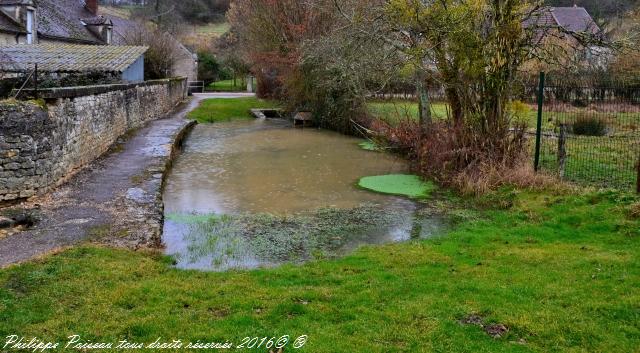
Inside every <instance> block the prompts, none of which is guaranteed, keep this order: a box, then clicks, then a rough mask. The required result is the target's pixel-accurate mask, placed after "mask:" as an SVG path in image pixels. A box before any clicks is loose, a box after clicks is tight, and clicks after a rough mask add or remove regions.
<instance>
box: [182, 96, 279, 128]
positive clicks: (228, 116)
mask: <svg viewBox="0 0 640 353" xmlns="http://www.w3.org/2000/svg"><path fill="white" fill-rule="evenodd" d="M277 106H278V104H277V103H276V102H272V101H267V100H263V99H257V98H253V97H249V98H232V99H207V100H204V101H202V103H201V104H200V106H199V107H198V108H196V109H194V110H193V111H191V112H190V113H189V115H188V117H189V118H190V119H194V120H197V121H198V122H200V123H213V122H220V121H229V120H232V119H252V118H253V115H251V113H250V110H251V109H256V108H274V107H277Z"/></svg>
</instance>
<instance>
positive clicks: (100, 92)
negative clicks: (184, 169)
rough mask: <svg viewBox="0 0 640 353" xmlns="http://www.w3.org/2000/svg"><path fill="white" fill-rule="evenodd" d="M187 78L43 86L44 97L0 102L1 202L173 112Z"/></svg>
mask: <svg viewBox="0 0 640 353" xmlns="http://www.w3.org/2000/svg"><path fill="white" fill-rule="evenodd" d="M186 89H187V83H186V80H185V79H170V80H157V81H147V82H144V83H140V84H118V85H104V86H89V87H72V88H58V89H48V90H44V91H39V96H40V97H43V99H44V102H45V104H41V103H42V102H39V103H38V102H19V101H14V100H11V101H4V102H0V202H2V201H11V200H16V199H21V198H28V197H31V196H34V195H36V194H38V193H42V192H46V191H48V190H50V189H51V188H52V187H55V186H56V185H58V184H59V183H60V182H62V181H64V180H65V179H66V178H67V177H68V176H69V175H71V174H73V172H74V171H76V170H79V169H80V168H82V167H84V166H86V165H87V164H89V163H91V162H92V161H94V160H95V159H96V158H98V157H100V156H101V155H102V154H103V153H105V152H106V151H107V150H108V149H109V148H110V147H111V146H112V145H113V144H114V142H116V140H117V139H118V138H119V137H120V136H122V135H124V134H125V133H126V132H127V131H129V130H131V129H135V128H138V127H141V126H143V125H144V124H145V123H146V122H148V121H150V120H154V119H158V118H161V117H163V116H165V115H166V114H167V113H168V112H170V111H171V110H172V109H173V108H174V107H175V106H176V105H177V104H178V103H180V102H182V101H183V100H184V98H185V96H186Z"/></svg>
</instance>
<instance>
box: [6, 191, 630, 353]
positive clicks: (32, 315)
mask: <svg viewBox="0 0 640 353" xmlns="http://www.w3.org/2000/svg"><path fill="white" fill-rule="evenodd" d="M500 199H504V196H502V197H501V198H500ZM516 200H517V202H516V206H515V207H514V208H513V209H512V210H509V211H487V212H486V214H484V216H483V217H482V219H480V220H476V221H468V222H466V223H463V224H461V225H460V226H459V227H458V228H457V229H456V230H455V231H452V232H451V233H450V234H448V235H446V236H444V237H441V238H438V239H433V240H426V241H420V242H411V243H405V244H395V245H387V246H380V247H366V248H363V249H361V250H359V251H358V252H356V253H355V254H353V255H351V256H349V257H347V258H345V259H343V260H338V261H320V262H315V263H310V264H307V265H305V266H301V267H295V266H285V267H282V268H278V269H272V270H260V271H253V272H229V273H199V272H185V271H178V270H174V269H171V268H170V266H169V265H168V262H167V261H166V260H165V259H164V258H162V257H157V256H153V255H145V254H141V253H132V252H128V251H117V250H108V249H101V248H92V247H84V248H78V249H73V250H69V251H66V252H64V253H62V254H60V255H57V256H51V257H48V258H47V259H45V260H42V261H37V262H33V263H29V264H25V265H21V266H17V267H14V268H10V269H5V270H0V337H4V336H6V335H8V334H12V333H19V334H22V335H27V336H31V335H37V336H39V337H43V338H47V339H51V340H55V339H58V340H62V339H63V338H64V337H66V336H68V335H70V334H73V333H77V334H81V335H83V336H84V337H85V338H86V339H92V340H98V339H100V340H103V341H104V340H117V339H121V338H127V339H129V340H133V341H143V342H144V341H149V342H152V341H154V340H155V339H156V338H158V337H159V336H162V337H164V338H166V339H170V338H182V339H191V340H196V339H202V340H207V341H211V340H224V339H229V340H233V341H235V342H239V340H240V339H241V338H243V337H245V336H280V335H283V334H289V335H292V336H297V335H301V334H307V335H309V337H310V341H309V343H308V345H307V347H306V349H304V350H303V351H306V352H314V353H321V352H327V353H329V352H331V353H335V352H424V351H455V352H529V351H537V352H552V351H558V352H570V351H574V352H578V351H580V352H583V351H594V352H595V351H601V352H602V351H605V352H631V351H634V350H637V347H638V345H639V344H640V311H639V304H638V303H640V291H638V283H640V263H638V258H639V256H640V246H639V242H640V231H639V225H640V224H639V222H638V220H631V219H630V218H628V216H627V214H626V211H625V210H626V207H627V206H625V205H627V204H628V203H629V200H626V199H623V198H621V197H620V196H619V195H616V194H606V193H605V194H595V195H590V196H581V197H574V196H561V195H559V196H554V195H552V194H550V193H526V194H522V195H519V196H518V198H517V199H516ZM470 313H479V314H481V315H483V316H484V317H485V318H486V321H487V322H488V323H503V324H505V325H507V326H508V327H509V328H510V332H509V333H508V334H507V336H506V337H503V338H500V339H493V338H491V337H489V336H488V335H486V334H485V333H484V332H483V331H482V329H481V328H480V327H478V326H473V325H469V326H467V325H461V324H459V323H458V320H459V319H460V318H462V317H464V316H465V315H467V314H470Z"/></svg>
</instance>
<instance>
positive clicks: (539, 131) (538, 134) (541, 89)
mask: <svg viewBox="0 0 640 353" xmlns="http://www.w3.org/2000/svg"><path fill="white" fill-rule="evenodd" d="M544 76H545V75H544V72H540V85H539V87H538V124H537V126H536V156H535V161H534V165H533V169H534V170H535V171H536V172H537V171H538V169H539V167H540V147H541V146H540V143H541V142H542V109H543V108H544V78H545V77H544Z"/></svg>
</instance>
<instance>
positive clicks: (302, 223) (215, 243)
mask: <svg viewBox="0 0 640 353" xmlns="http://www.w3.org/2000/svg"><path fill="white" fill-rule="evenodd" d="M405 217H406V214H403V213H402V212H399V211H397V212H396V211H389V210H388V209H383V208H382V207H379V206H376V205H363V206H360V207H356V208H352V209H338V208H323V209H319V210H316V211H313V212H308V213H301V214H296V215H271V214H264V213H263V214H245V215H237V216H211V217H209V219H206V220H204V218H202V219H203V220H202V221H199V222H194V223H192V224H190V226H189V228H190V229H189V232H188V234H187V236H186V240H188V241H189V243H190V244H189V247H188V250H189V253H190V254H189V255H190V256H189V257H190V260H192V261H197V260H198V259H200V258H202V257H204V256H211V257H213V260H212V261H213V262H214V263H213V264H214V265H221V264H224V263H225V262H226V261H229V260H234V259H241V258H243V257H244V256H247V255H250V256H251V257H252V258H256V259H259V260H261V261H264V262H300V261H305V260H310V259H315V258H331V257H335V256H337V255H338V252H339V250H340V249H342V248H344V247H345V245H347V244H350V243H353V242H355V243H357V242H358V240H360V241H363V240H364V239H362V238H366V237H370V236H371V234H372V232H373V231H375V230H378V229H384V228H385V227H389V226H391V225H393V224H399V223H402V222H405V221H406V219H405Z"/></svg>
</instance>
